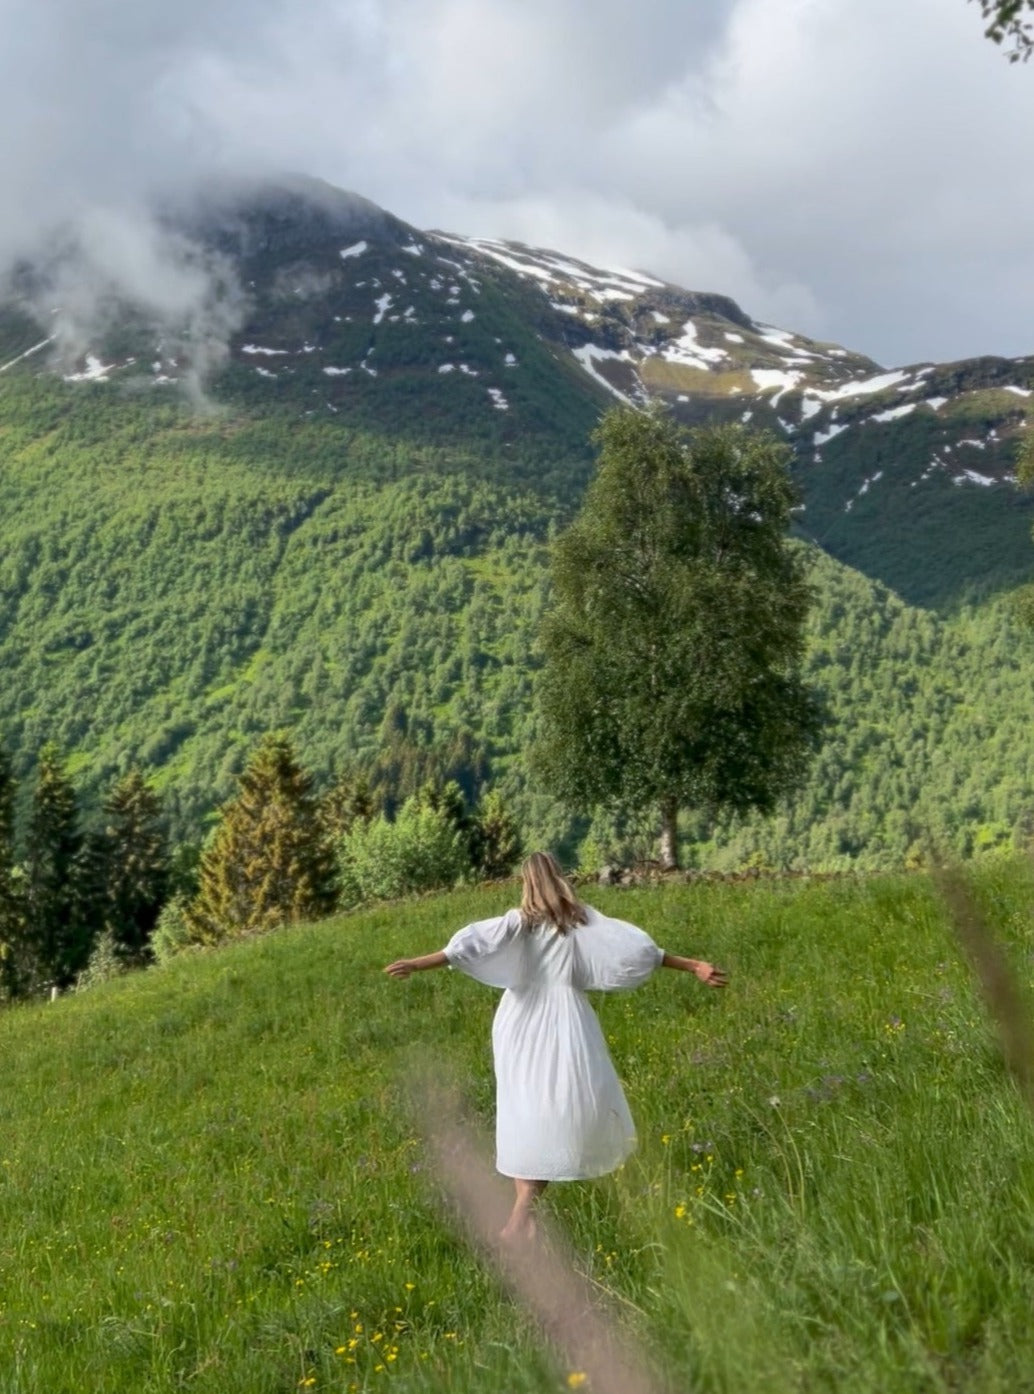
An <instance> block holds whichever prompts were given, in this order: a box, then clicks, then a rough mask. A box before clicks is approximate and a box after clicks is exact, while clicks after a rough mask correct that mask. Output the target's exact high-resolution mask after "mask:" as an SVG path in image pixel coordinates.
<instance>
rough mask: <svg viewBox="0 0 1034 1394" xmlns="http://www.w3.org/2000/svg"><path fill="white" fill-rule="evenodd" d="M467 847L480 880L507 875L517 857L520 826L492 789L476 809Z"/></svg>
mask: <svg viewBox="0 0 1034 1394" xmlns="http://www.w3.org/2000/svg"><path fill="white" fill-rule="evenodd" d="M470 849H471V863H472V865H473V869H474V874H475V875H476V876H477V877H478V879H479V880H482V881H494V880H498V879H499V878H500V877H502V876H508V875H509V874H510V872H511V871H512V870H513V869H514V867H515V866H516V865H517V862H518V861H519V860H520V856H521V851H522V848H521V834H520V829H519V828H518V826H517V824H516V823H515V822H514V820H513V818H512V817H511V815H510V813H509V810H508V809H507V807H506V805H505V804H504V803H503V800H502V796H501V795H500V794H499V793H498V792H497V791H496V790H495V789H491V790H489V792H488V793H487V794H486V795H485V797H484V799H483V800H482V802H481V806H480V808H479V809H478V812H477V817H476V818H475V820H474V825H473V827H472V829H471V834H470Z"/></svg>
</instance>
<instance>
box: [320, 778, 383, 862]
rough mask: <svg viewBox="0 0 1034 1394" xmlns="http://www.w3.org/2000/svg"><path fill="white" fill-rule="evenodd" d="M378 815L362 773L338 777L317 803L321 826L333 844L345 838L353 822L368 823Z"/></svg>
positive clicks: (367, 781) (368, 783)
mask: <svg viewBox="0 0 1034 1394" xmlns="http://www.w3.org/2000/svg"><path fill="white" fill-rule="evenodd" d="M378 812H380V810H379V809H378V808H376V807H375V801H374V797H373V790H372V789H371V788H370V781H369V780H368V779H367V778H366V776H365V775H363V774H353V773H345V774H343V775H341V776H340V778H338V779H337V780H335V782H334V783H333V784H332V785H331V787H330V788H329V789H328V790H327V792H326V793H325V794H324V796H323V798H322V799H321V800H320V815H321V817H322V819H323V826H324V827H325V828H326V831H327V836H328V837H329V838H330V840H331V842H332V843H334V844H335V845H336V844H337V843H339V842H340V841H341V839H342V838H343V837H347V836H348V834H349V833H350V832H351V831H352V829H353V827H354V826H355V825H356V823H368V822H369V821H370V819H371V818H373V817H374V815H375V814H377V813H378Z"/></svg>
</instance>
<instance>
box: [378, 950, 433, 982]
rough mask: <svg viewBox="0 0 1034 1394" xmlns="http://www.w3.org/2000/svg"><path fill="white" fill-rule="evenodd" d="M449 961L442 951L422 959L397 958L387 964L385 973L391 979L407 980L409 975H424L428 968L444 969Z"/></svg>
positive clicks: (425, 955)
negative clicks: (389, 975)
mask: <svg viewBox="0 0 1034 1394" xmlns="http://www.w3.org/2000/svg"><path fill="white" fill-rule="evenodd" d="M448 962H449V960H448V959H447V958H446V957H445V953H444V951H443V950H441V949H439V951H438V953H436V954H424V956H423V958H399V959H396V960H395V962H394V963H389V964H388V966H387V968H385V970H384V971H385V973H390V974H391V976H392V977H393V978H408V977H409V975H410V973H425V972H426V971H427V970H428V969H429V968H444V967H445V965H446V964H447V963H448Z"/></svg>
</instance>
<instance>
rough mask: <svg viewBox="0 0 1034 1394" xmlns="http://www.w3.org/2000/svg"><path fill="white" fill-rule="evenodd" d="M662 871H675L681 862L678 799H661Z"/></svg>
mask: <svg viewBox="0 0 1034 1394" xmlns="http://www.w3.org/2000/svg"><path fill="white" fill-rule="evenodd" d="M660 862H661V870H662V871H675V870H676V869H677V868H678V864H679V805H678V800H677V799H662V800H661V847H660Z"/></svg>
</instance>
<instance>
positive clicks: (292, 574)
mask: <svg viewBox="0 0 1034 1394" xmlns="http://www.w3.org/2000/svg"><path fill="white" fill-rule="evenodd" d="M84 393H85V394H88V396H87V397H86V398H85V399H84ZM0 394H2V397H3V402H2V406H3V411H2V413H0V455H2V460H3V468H2V470H0V515H2V518H3V536H4V552H3V555H2V557H0V662H2V665H3V671H4V673H5V675H6V679H5V682H4V684H3V685H2V686H0V741H2V744H3V746H4V747H5V749H6V750H7V752H8V754H9V755H10V757H11V760H12V764H13V769H14V774H15V776H16V778H17V780H18V787H19V791H20V792H19V807H20V809H21V816H22V818H24V816H25V810H26V808H27V799H28V797H29V792H28V791H29V789H30V787H31V779H32V772H33V769H34V767H35V762H36V760H37V758H38V755H39V752H40V751H41V750H42V748H43V747H44V746H45V745H46V744H47V743H48V742H54V743H55V745H56V746H57V748H58V750H59V751H61V752H62V753H63V755H64V756H65V758H66V761H67V768H68V770H69V772H70V774H71V776H72V777H73V779H74V780H75V782H76V785H77V788H78V789H79V791H80V797H81V798H82V800H83V802H84V806H85V808H86V810H87V815H88V816H89V814H90V813H91V811H94V812H95V811H96V810H97V809H98V808H99V805H100V801H101V799H102V797H103V793H104V791H105V790H106V789H108V788H110V787H111V785H112V784H113V783H114V782H115V781H116V780H117V779H118V778H119V777H120V776H122V775H124V774H125V773H126V772H127V771H128V770H130V769H132V768H136V767H139V768H141V769H143V770H144V771H145V772H146V773H148V775H149V776H150V778H151V779H152V781H153V784H154V786H155V788H156V790H157V791H158V792H159V793H160V795H161V797H162V800H163V804H164V807H165V810H166V814H167V817H168V818H169V820H170V824H171V831H172V836H173V840H174V842H177V843H192V844H195V845H196V844H198V843H199V842H201V841H202V840H203V838H204V837H205V835H206V829H207V827H208V825H209V824H210V822H211V820H212V818H213V817H214V812H215V810H216V808H217V807H218V806H219V804H221V803H222V802H223V801H224V800H225V799H226V798H228V797H229V796H230V795H231V794H232V792H233V790H234V788H235V781H236V778H237V777H238V776H239V774H240V773H241V771H242V769H243V768H244V765H245V762H246V760H247V758H248V756H249V754H250V752H251V751H252V749H253V748H254V747H255V745H256V744H257V742H258V741H259V739H260V737H261V736H262V735H263V734H264V733H266V732H268V731H270V730H278V729H286V730H290V731H291V732H292V735H293V738H294V741H295V743H296V748H297V750H298V752H299V758H300V759H301V760H302V762H303V764H304V765H305V767H306V768H307V769H309V770H311V771H312V772H313V774H314V776H315V779H316V782H317V786H318V787H320V788H326V787H329V786H330V785H331V784H332V783H333V782H334V781H335V779H337V778H338V777H340V776H341V775H342V774H343V773H347V772H351V771H359V772H362V773H364V774H365V775H366V776H367V777H368V778H369V779H370V781H371V786H372V787H373V789H374V791H375V793H376V796H377V797H378V798H379V799H380V801H381V802H383V803H385V804H386V805H387V807H388V809H389V813H390V812H391V811H392V809H394V808H395V807H398V806H399V805H400V804H401V803H402V802H403V801H404V800H405V799H406V798H407V797H408V796H410V795H411V794H413V793H415V792H417V790H419V789H420V788H421V787H422V786H423V785H424V784H425V783H426V782H427V781H428V780H429V779H436V778H437V779H449V778H454V779H456V780H457V781H458V782H459V783H460V785H461V787H462V788H463V790H464V792H465V794H466V796H467V798H468V799H469V800H470V801H471V802H473V801H474V800H476V799H477V797H478V796H479V794H481V793H482V792H483V791H484V789H485V788H486V787H489V786H492V787H495V788H497V789H498V791H499V792H500V793H501V795H502V796H503V798H504V800H505V802H506V805H507V807H508V808H510V809H511V810H512V811H513V812H514V814H515V816H516V817H517V818H518V821H519V823H520V825H521V829H522V833H523V836H524V839H525V842H526V843H536V842H547V843H549V844H551V845H554V846H556V847H558V848H559V849H561V850H562V851H563V852H564V854H565V855H566V856H567V857H568V858H570V859H579V858H580V859H581V860H582V861H584V862H587V863H591V862H594V861H596V862H598V861H600V860H602V859H608V858H611V857H613V856H626V855H642V854H643V853H644V852H645V851H647V850H648V841H647V839H646V835H645V831H644V830H642V829H639V830H638V831H637V829H636V828H635V827H634V826H633V827H622V826H615V824H614V821H613V820H610V819H604V820H597V821H596V822H595V823H593V824H592V825H591V826H590V822H589V819H588V818H587V817H586V816H585V814H584V812H582V811H578V810H570V809H565V808H562V807H560V806H559V805H558V804H557V803H556V801H555V800H553V799H551V798H550V796H549V794H548V791H544V790H541V789H535V788H533V787H532V786H531V785H530V784H529V778H528V774H527V770H526V763H525V759H524V755H525V752H526V750H527V747H528V744H529V742H530V740H531V739H532V738H533V736H534V735H535V711H534V688H535V674H536V669H537V663H538V658H537V652H536V642H537V638H536V636H537V632H538V623H539V618H540V615H541V613H542V609H543V606H544V604H545V603H546V599H547V585H548V566H547V558H548V544H549V539H550V537H551V536H552V535H554V534H555V531H556V529H557V528H558V527H560V526H562V525H563V524H564V522H565V521H566V520H567V518H569V516H570V507H571V504H570V502H565V500H571V501H576V500H577V497H578V495H579V493H580V487H581V484H582V482H583V481H584V479H585V478H586V476H587V472H588V469H589V459H590V457H589V453H588V449H587V447H584V446H583V447H582V450H581V453H580V454H579V453H578V452H577V451H575V450H574V449H573V447H572V450H571V452H569V453H559V454H558V455H557V456H556V457H555V458H554V459H552V460H551V459H550V458H549V456H548V453H547V451H546V447H545V445H544V443H543V442H544V438H543V439H538V440H535V439H531V440H530V442H527V443H526V444H525V446H524V447H523V448H522V447H521V446H519V445H518V443H517V442H514V444H513V448H512V451H511V454H512V456H513V459H512V460H509V461H507V468H506V470H505V478H504V477H503V475H504V471H503V469H502V467H501V466H500V465H499V463H498V455H493V454H492V453H491V452H485V453H484V454H482V453H481V452H479V451H478V449H477V448H476V443H468V444H467V445H463V446H461V445H456V444H453V445H452V446H451V447H445V446H434V445H431V444H425V445H424V446H417V445H415V444H413V443H411V442H410V443H403V442H400V441H399V440H395V439H392V438H389V437H388V436H386V435H385V434H384V433H383V432H382V433H376V432H374V431H373V430H370V431H364V430H361V429H358V428H356V429H352V430H349V431H347V432H345V431H342V430H341V429H340V427H335V426H333V424H332V423H330V422H328V421H326V420H323V419H318V418H312V419H310V418H302V419H299V416H298V414H297V413H288V412H287V411H283V412H280V413H277V412H272V413H268V414H266V415H265V416H263V417H262V418H253V417H248V416H246V415H242V414H240V413H239V412H230V411H225V412H223V413H222V414H215V415H212V416H208V417H204V416H202V417H199V416H197V415H192V414H191V413H190V412H188V410H187V409H186V408H185V407H184V406H182V405H181V404H178V403H174V402H172V401H170V402H168V403H167V404H166V405H160V404H158V403H156V402H155V401H154V400H153V397H152V398H151V399H149V400H148V402H147V404H146V411H144V410H142V409H141V408H140V407H139V405H138V404H137V403H135V402H134V400H133V398H132V397H131V396H129V397H127V395H126V394H124V393H122V392H120V391H119V390H118V389H117V388H115V387H109V386H105V385H96V386H89V387H87V388H85V389H83V388H80V389H72V388H70V387H67V386H65V385H63V384H61V383H59V382H56V381H51V380H49V379H42V378H39V377H35V376H33V375H30V374H28V373H25V374H18V373H11V374H9V375H8V376H7V377H6V378H4V379H3V380H2V382H0ZM87 406H88V409H86V408H87ZM522 449H523V452H524V453H523V454H522ZM486 461H487V463H486ZM493 462H494V463H493ZM802 545H806V544H802ZM809 555H810V558H811V577H812V583H813V585H814V590H815V602H814V607H813V611H812V615H811V619H810V622H809V631H810V656H809V660H808V664H809V675H810V678H811V680H812V681H814V682H815V683H816V684H817V686H818V687H819V689H820V691H821V692H822V694H823V695H824V697H825V700H826V703H827V707H828V713H829V724H828V727H827V735H826V739H825V742H824V744H823V747H822V750H821V752H820V754H819V756H818V757H817V759H816V761H815V763H814V766H813V768H812V771H811V775H810V777H809V779H808V782H807V784H806V786H805V788H804V789H803V791H802V792H801V794H800V795H799V796H798V797H797V798H796V799H795V800H794V801H793V803H792V805H791V806H789V807H787V808H786V809H785V810H783V811H782V812H781V813H780V814H779V815H778V816H777V817H775V818H774V819H771V820H768V821H766V822H754V821H748V822H746V823H743V824H734V825H728V826H723V827H721V828H719V829H704V828H694V826H693V823H692V819H689V820H688V821H687V826H686V831H687V833H688V834H689V839H690V843H691V856H692V859H693V860H694V861H695V862H696V863H697V864H699V865H710V866H721V867H734V866H739V865H743V864H745V863H754V864H762V865H772V866H777V867H781V866H805V865H806V866H812V867H824V866H836V867H843V866H852V865H853V866H864V867H869V866H882V865H900V864H901V863H902V862H904V861H905V860H907V859H908V858H915V857H917V856H918V855H919V849H920V845H921V842H922V839H923V837H924V835H926V834H929V835H932V836H934V837H935V838H937V839H939V840H941V841H942V842H943V843H945V844H946V845H948V846H950V847H952V848H954V849H955V850H957V851H960V852H964V853H971V852H975V851H980V850H982V849H987V848H993V847H996V846H1001V845H1003V844H1007V843H1009V842H1011V841H1012V840H1013V839H1014V838H1017V837H1020V838H1024V837H1026V836H1027V835H1028V831H1029V830H1030V829H1032V828H1034V736H1032V735H1031V731H1030V724H1029V719H1028V704H1029V693H1030V690H1031V679H1032V676H1034V639H1032V638H1031V637H1030V636H1029V634H1028V632H1027V631H1026V630H1025V629H1024V628H1023V626H1022V625H1021V624H1020V623H1019V622H1018V621H1017V619H1016V618H1015V617H1014V614H1013V610H1012V608H1011V606H1010V603H1009V600H1008V597H1007V596H1001V597H999V598H998V599H996V600H990V601H985V602H983V603H982V604H980V605H975V604H974V605H972V606H969V607H963V608H961V609H959V610H958V611H957V612H955V613H954V614H950V615H938V614H935V613H933V612H930V611H926V610H922V609H918V608H914V607H910V606H908V605H906V604H904V603H903V602H902V601H901V600H900V599H898V598H897V597H896V596H895V595H894V594H893V593H892V592H890V591H889V590H887V589H886V588H884V587H883V586H881V585H880V584H878V583H875V582H872V581H871V580H869V579H867V578H866V577H864V576H862V575H861V574H860V573H858V572H854V571H851V570H849V569H847V568H845V567H843V566H840V565H838V564H837V563H836V562H834V561H832V560H831V559H830V558H829V557H827V556H825V555H824V554H823V553H821V552H820V551H818V549H816V548H813V547H811V548H809ZM694 834H695V836H696V842H695V843H694V841H693V839H694Z"/></svg>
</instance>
